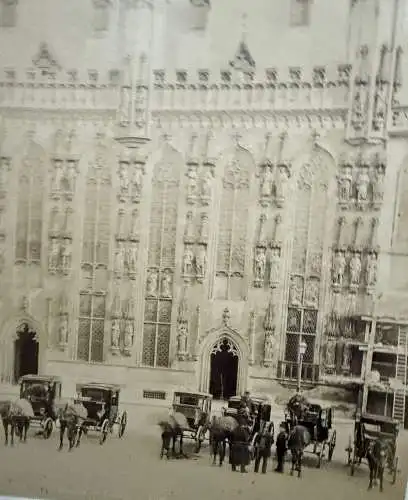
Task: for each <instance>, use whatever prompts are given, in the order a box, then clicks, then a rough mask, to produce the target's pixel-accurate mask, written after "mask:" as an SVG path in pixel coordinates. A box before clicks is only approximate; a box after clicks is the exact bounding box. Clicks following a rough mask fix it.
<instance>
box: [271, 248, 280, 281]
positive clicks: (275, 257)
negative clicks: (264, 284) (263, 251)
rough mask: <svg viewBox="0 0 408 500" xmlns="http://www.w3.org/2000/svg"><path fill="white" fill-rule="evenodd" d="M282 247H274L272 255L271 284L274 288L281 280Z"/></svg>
mask: <svg viewBox="0 0 408 500" xmlns="http://www.w3.org/2000/svg"><path fill="white" fill-rule="evenodd" d="M280 261H281V255H280V248H272V251H271V256H270V274H269V286H270V287H271V288H273V287H274V286H276V285H277V284H278V283H279V281H280Z"/></svg>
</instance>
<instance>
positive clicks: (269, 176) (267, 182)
mask: <svg viewBox="0 0 408 500" xmlns="http://www.w3.org/2000/svg"><path fill="white" fill-rule="evenodd" d="M272 188H273V173H272V166H271V165H267V166H266V167H265V170H264V174H263V178H262V185H261V196H262V198H268V197H269V196H271V194H272Z"/></svg>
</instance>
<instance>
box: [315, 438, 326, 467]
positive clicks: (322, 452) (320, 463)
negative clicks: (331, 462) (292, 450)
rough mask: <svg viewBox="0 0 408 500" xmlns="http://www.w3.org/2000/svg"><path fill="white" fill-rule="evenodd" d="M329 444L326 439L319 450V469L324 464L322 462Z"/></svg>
mask: <svg viewBox="0 0 408 500" xmlns="http://www.w3.org/2000/svg"><path fill="white" fill-rule="evenodd" d="M326 445H327V442H326V441H323V443H322V444H321V445H320V450H319V453H318V457H319V458H318V460H317V465H316V468H317V469H320V467H321V466H322V463H323V460H324V449H325V447H326Z"/></svg>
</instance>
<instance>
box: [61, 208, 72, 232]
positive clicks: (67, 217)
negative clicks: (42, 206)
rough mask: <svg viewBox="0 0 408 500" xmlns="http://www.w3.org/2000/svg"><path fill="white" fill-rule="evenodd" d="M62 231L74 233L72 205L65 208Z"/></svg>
mask: <svg viewBox="0 0 408 500" xmlns="http://www.w3.org/2000/svg"><path fill="white" fill-rule="evenodd" d="M62 231H63V232H64V233H65V234H67V235H72V209H71V208H70V207H67V209H66V210H65V214H64V222H63V224H62Z"/></svg>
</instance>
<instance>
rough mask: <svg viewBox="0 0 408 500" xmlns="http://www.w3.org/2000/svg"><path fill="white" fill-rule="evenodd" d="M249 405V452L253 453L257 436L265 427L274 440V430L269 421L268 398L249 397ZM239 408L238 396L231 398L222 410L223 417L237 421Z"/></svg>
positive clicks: (270, 407)
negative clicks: (268, 429)
mask: <svg viewBox="0 0 408 500" xmlns="http://www.w3.org/2000/svg"><path fill="white" fill-rule="evenodd" d="M249 405H250V406H249V418H248V424H249V428H250V434H251V450H252V451H254V443H255V440H256V438H257V436H258V434H259V433H260V432H261V431H262V430H263V429H264V428H265V427H268V426H269V428H270V430H271V434H272V438H274V434H275V428H274V424H273V422H272V420H271V412H272V405H271V404H270V401H269V399H268V398H264V397H261V396H259V397H257V396H254V397H251V398H250V403H249ZM241 407H242V398H241V397H240V396H233V397H231V398H230V399H229V400H228V406H227V407H226V408H223V415H224V416H229V417H234V418H235V419H237V420H239V411H240V408H241Z"/></svg>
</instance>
